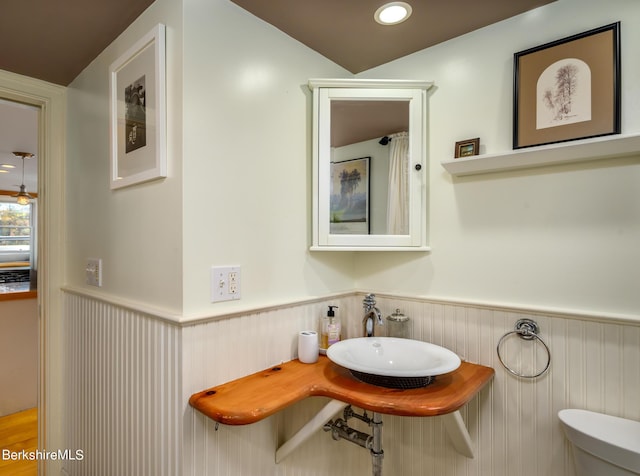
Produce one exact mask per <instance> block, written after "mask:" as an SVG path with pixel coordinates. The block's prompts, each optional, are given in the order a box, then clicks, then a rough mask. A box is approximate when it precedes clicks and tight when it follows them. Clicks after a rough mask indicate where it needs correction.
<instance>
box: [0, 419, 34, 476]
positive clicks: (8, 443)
mask: <svg viewBox="0 0 640 476" xmlns="http://www.w3.org/2000/svg"><path fill="white" fill-rule="evenodd" d="M37 448H38V410H37V409H36V408H31V409H29V410H24V411H22V412H18V413H14V414H12V415H7V416H4V417H0V476H36V475H37V474H38V468H37V466H38V463H37V461H29V460H16V461H12V460H11V459H10V458H9V459H7V458H4V457H3V454H5V453H6V451H3V450H9V451H11V452H16V453H20V452H22V450H25V451H35V450H36V449H37Z"/></svg>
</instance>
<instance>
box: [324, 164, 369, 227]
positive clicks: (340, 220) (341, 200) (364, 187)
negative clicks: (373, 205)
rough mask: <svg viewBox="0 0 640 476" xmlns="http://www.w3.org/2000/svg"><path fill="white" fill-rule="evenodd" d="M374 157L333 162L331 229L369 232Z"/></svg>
mask: <svg viewBox="0 0 640 476" xmlns="http://www.w3.org/2000/svg"><path fill="white" fill-rule="evenodd" d="M370 161H371V157H361V158H359V159H352V160H345V161H342V162H332V163H331V197H330V201H331V203H330V211H331V217H330V230H331V233H344V234H356V235H368V234H369V162H370Z"/></svg>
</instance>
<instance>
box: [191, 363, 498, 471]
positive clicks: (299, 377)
mask: <svg viewBox="0 0 640 476" xmlns="http://www.w3.org/2000/svg"><path fill="white" fill-rule="evenodd" d="M493 375H494V370H493V369H492V368H490V367H486V366H483V365H478V364H473V363H470V362H462V364H461V365H460V367H458V369H456V370H454V371H453V372H450V373H448V374H444V375H440V376H438V378H437V379H436V380H435V381H434V382H433V383H432V384H430V385H429V386H427V387H423V388H416V389H408V390H397V389H389V388H385V387H379V386H375V385H370V384H367V383H364V382H361V381H359V380H357V379H355V378H354V377H353V376H352V375H351V374H350V373H349V371H348V370H347V369H345V368H343V367H340V366H339V365H337V364H335V363H333V362H331V361H330V360H329V359H328V358H326V357H324V356H320V358H319V360H318V362H316V363H314V364H303V363H301V362H300V361H298V360H292V361H289V362H286V363H283V364H281V365H278V366H275V367H272V368H270V369H267V370H263V371H261V372H257V373H255V374H252V375H248V376H246V377H242V378H239V379H237V380H233V381H231V382H227V383H225V384H222V385H219V386H217V387H212V388H209V389H206V390H203V391H201V392H198V393H195V394H193V395H192V396H191V398H190V399H189V404H190V405H191V406H192V407H194V408H195V409H197V410H198V411H200V412H202V413H203V414H204V415H206V416H208V417H209V418H211V419H213V420H215V421H216V422H219V423H223V424H227V425H246V424H251V423H255V422H257V421H260V420H262V419H264V418H266V417H268V416H271V415H273V414H275V413H277V412H278V411H280V410H282V409H284V408H286V407H288V406H290V405H292V404H293V403H296V402H298V401H300V400H303V399H305V398H307V397H312V396H323V397H329V398H331V400H330V401H329V402H328V403H327V404H326V405H325V406H324V407H323V408H322V409H321V410H320V411H319V412H318V413H317V414H316V415H315V416H314V417H313V418H312V419H311V420H310V421H309V422H307V423H306V424H305V425H304V426H303V427H302V428H301V429H300V430H299V431H298V432H297V433H296V434H295V435H293V436H292V437H291V438H290V439H289V440H288V441H286V442H285V443H284V444H282V445H281V446H280V447H279V448H278V449H277V450H276V455H275V459H276V462H281V461H282V460H284V459H285V458H286V457H287V456H288V455H289V454H291V452H293V451H294V450H295V449H296V448H297V447H298V446H300V445H301V444H302V443H303V442H304V441H306V440H307V439H308V438H309V437H310V436H311V435H312V434H314V433H315V432H316V431H317V430H319V429H320V428H322V427H323V426H324V425H325V424H326V423H327V422H328V421H329V420H330V419H331V418H332V417H334V416H335V415H336V414H337V413H338V412H340V411H342V410H343V409H344V408H345V407H346V406H347V405H354V406H356V407H359V408H362V409H364V410H368V411H372V412H377V413H381V414H388V415H397V416H413V417H425V416H438V417H440V418H442V419H443V423H444V426H445V429H446V431H447V433H448V435H449V437H450V438H451V442H452V444H453V446H454V448H455V449H456V450H457V451H458V452H459V453H461V454H463V455H464V456H466V457H468V458H473V456H474V447H473V443H472V441H471V437H470V435H469V432H468V430H467V428H466V426H465V424H464V421H463V419H462V416H461V415H460V411H459V410H460V409H461V408H462V407H463V406H464V405H466V404H467V403H468V402H469V401H470V400H471V399H473V398H474V397H475V396H476V395H477V394H478V393H479V392H480V390H482V388H483V387H484V386H485V385H486V384H487V383H488V382H489V381H490V380H491V379H492V378H493Z"/></svg>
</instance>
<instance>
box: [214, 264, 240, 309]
mask: <svg viewBox="0 0 640 476" xmlns="http://www.w3.org/2000/svg"><path fill="white" fill-rule="evenodd" d="M237 299H240V266H213V267H212V268H211V302H221V301H235V300H237Z"/></svg>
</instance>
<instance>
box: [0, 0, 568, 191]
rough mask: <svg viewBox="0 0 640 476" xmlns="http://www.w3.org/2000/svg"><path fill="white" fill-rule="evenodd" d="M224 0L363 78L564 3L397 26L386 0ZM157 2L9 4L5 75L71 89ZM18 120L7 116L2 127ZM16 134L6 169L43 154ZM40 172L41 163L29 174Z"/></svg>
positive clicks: (2, 35) (469, 2)
mask: <svg viewBox="0 0 640 476" xmlns="http://www.w3.org/2000/svg"><path fill="white" fill-rule="evenodd" d="M222 1H228V2H230V3H233V4H235V5H237V6H239V7H241V8H243V9H245V10H247V11H248V12H250V13H252V14H253V15H255V16H256V17H258V18H260V19H262V20H264V21H266V22H268V23H270V24H272V25H273V26H275V27H276V28H278V29H280V30H282V31H283V32H284V33H286V34H287V35H289V36H291V37H292V38H294V39H296V40H298V41H300V42H301V43H303V44H305V45H307V46H308V47H309V48H311V49H313V50H315V51H317V52H318V53H320V54H322V55H323V56H325V57H327V58H329V59H330V60H332V61H334V62H335V63H337V64H339V65H341V66H343V67H344V68H345V69H347V70H348V71H350V72H352V73H354V74H355V73H358V72H361V71H364V70H367V69H370V68H372V67H375V66H378V65H381V64H384V63H387V62H389V61H392V60H394V59H397V58H400V57H402V56H405V55H407V54H410V53H413V52H416V51H419V50H422V49H424V48H428V47H429V46H432V45H434V44H437V43H440V42H443V41H446V40H448V39H451V38H454V37H456V36H459V35H462V34H465V33H468V32H470V31H473V30H476V29H478V28H482V27H484V26H487V25H489V24H492V23H495V22H498V21H500V20H504V19H506V18H509V17H511V16H514V15H518V14H520V13H523V12H525V11H528V10H531V9H534V8H537V7H539V6H542V5H545V4H548V3H551V2H553V1H556V0H482V1H480V0H447V1H443V0H407V1H408V3H411V4H412V8H413V14H412V15H411V17H410V18H409V19H408V20H407V21H405V22H403V23H401V24H399V25H395V26H382V25H379V24H378V23H376V22H375V21H374V19H373V14H374V12H375V10H376V9H377V8H378V7H379V6H381V5H382V4H384V3H386V2H385V0H222ZM152 3H153V0H5V1H3V2H2V8H1V12H0V69H2V70H6V71H11V72H14V73H19V74H22V75H25V76H30V77H32V78H37V79H41V80H44V81H48V82H51V83H55V84H60V85H63V86H66V85H68V84H69V83H70V82H71V81H73V79H74V78H75V77H76V76H77V75H78V74H79V73H80V72H81V71H82V70H83V69H84V68H85V67H86V66H87V65H89V63H90V62H91V61H92V60H93V59H94V58H95V57H96V56H98V55H99V54H100V52H101V51H102V50H103V49H104V48H106V47H107V46H108V45H109V44H110V43H111V42H112V41H113V40H115V38H117V36H118V35H120V33H122V32H123V31H124V30H125V29H126V28H127V27H128V26H129V25H130V24H131V23H132V22H133V21H134V20H135V19H136V18H137V17H138V16H139V15H140V14H141V13H142V12H143V11H144V10H146V9H147V7H149V5H151V4H152ZM0 99H1V98H0ZM11 111H12V108H11V104H8V105H7V104H0V116H1V115H2V114H10V113H11ZM23 113H25V111H24V110H22V111H21V112H20V113H18V114H19V115H24V114H23ZM27 115H28V114H27ZM11 122H12V121H11V119H6V118H5V119H3V118H2V117H0V124H10V123H11ZM10 130H11V129H10V128H9V127H8V126H7V127H5V126H3V127H2V128H1V129H0V164H1V163H6V162H15V158H14V157H13V154H12V153H11V152H13V151H15V150H24V149H26V148H29V149H30V150H26V151H27V152H35V151H36V150H37V143H36V142H35V141H36V139H35V138H34V139H33V141H32V142H33V144H32V145H29V144H24V142H25V140H26V139H24V138H22V139H18V135H17V134H15V133H10V132H9V131H10ZM3 132H4V133H3ZM34 134H36V133H35V132H34ZM21 142H22V143H21ZM33 167H35V161H33V162H32V163H31V164H30V165H29V171H30V170H31V169H32V168H33ZM14 170H15V169H14ZM14 174H15V172H14ZM14 174H12V177H11V178H9V177H7V175H8V174H0V189H3V188H6V187H11V189H12V190H13V189H15V187H14V185H15V182H16V177H15V176H13V175H14ZM28 175H29V174H28ZM3 176H4V177H3ZM32 190H33V189H32Z"/></svg>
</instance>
